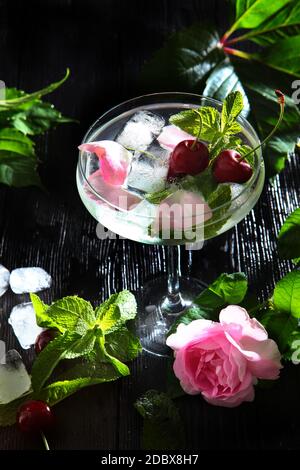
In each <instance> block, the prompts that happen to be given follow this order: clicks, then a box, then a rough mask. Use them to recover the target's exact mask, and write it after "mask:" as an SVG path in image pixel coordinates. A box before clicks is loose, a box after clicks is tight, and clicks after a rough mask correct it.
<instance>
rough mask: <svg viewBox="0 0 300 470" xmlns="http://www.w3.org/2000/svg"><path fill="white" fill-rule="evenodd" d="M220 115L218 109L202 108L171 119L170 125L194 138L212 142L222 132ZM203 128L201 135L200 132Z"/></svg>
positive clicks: (189, 110) (174, 115) (186, 111)
mask: <svg viewBox="0 0 300 470" xmlns="http://www.w3.org/2000/svg"><path fill="white" fill-rule="evenodd" d="M220 122H221V118H220V113H219V111H218V110H217V109H216V108H213V107H210V106H202V107H201V108H198V109H187V110H185V111H181V112H180V113H178V114H173V115H172V116H171V117H170V123H171V124H173V125H175V126H177V127H179V128H180V129H182V130H183V131H185V132H187V133H188V134H191V135H193V136H194V137H199V138H200V139H202V140H206V141H208V142H210V141H211V140H213V138H214V136H215V134H216V133H217V132H220ZM200 127H201V134H200V135H199V130H200Z"/></svg>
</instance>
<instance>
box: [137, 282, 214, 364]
mask: <svg viewBox="0 0 300 470" xmlns="http://www.w3.org/2000/svg"><path fill="white" fill-rule="evenodd" d="M179 286H180V289H179V290H180V294H179V295H177V296H175V297H174V298H172V297H169V296H168V295H167V292H168V278H167V276H164V277H160V278H157V279H155V280H153V281H150V282H148V283H147V284H145V286H143V289H142V291H141V295H140V296H139V298H138V315H137V335H138V336H139V338H140V341H141V344H142V346H143V349H144V350H145V351H147V352H148V353H150V354H155V355H156V356H165V357H168V356H171V355H172V351H171V349H170V348H168V346H166V337H167V333H168V331H169V329H170V328H171V326H172V324H173V323H174V321H175V320H176V318H177V317H178V316H179V315H180V314H181V313H183V312H184V311H185V310H186V309H187V308H189V307H191V306H192V304H193V300H194V299H195V297H197V295H199V294H200V293H201V292H202V291H203V290H204V289H205V288H206V287H207V285H206V284H204V283H203V282H201V281H199V280H197V279H194V278H191V277H180V278H179Z"/></svg>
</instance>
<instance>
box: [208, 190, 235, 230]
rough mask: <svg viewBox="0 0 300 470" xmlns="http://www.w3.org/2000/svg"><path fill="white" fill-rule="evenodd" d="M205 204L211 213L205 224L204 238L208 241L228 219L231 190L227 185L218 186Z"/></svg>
mask: <svg viewBox="0 0 300 470" xmlns="http://www.w3.org/2000/svg"><path fill="white" fill-rule="evenodd" d="M207 203H208V205H209V207H210V208H211V209H212V211H213V215H212V217H211V218H210V219H209V220H207V221H206V222H205V225H204V237H205V239H209V238H212V237H215V236H216V234H217V233H218V232H219V230H220V229H221V228H222V227H223V225H224V224H225V222H226V221H227V220H228V218H229V217H230V214H229V212H228V211H229V208H230V206H231V188H230V185H228V184H219V185H218V187H217V189H216V190H215V191H213V192H212V193H211V194H210V195H209V197H208V198H207Z"/></svg>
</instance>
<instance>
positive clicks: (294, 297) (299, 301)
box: [273, 270, 300, 318]
mask: <svg viewBox="0 0 300 470" xmlns="http://www.w3.org/2000/svg"><path fill="white" fill-rule="evenodd" d="M273 299H274V306H275V308H276V309H277V310H279V311H281V312H285V313H290V314H291V315H292V316H293V317H296V318H300V271H298V270H295V271H292V272H290V273H288V274H287V275H286V276H285V277H283V278H282V279H281V280H280V281H279V282H278V283H277V284H276V286H275V290H274V297H273Z"/></svg>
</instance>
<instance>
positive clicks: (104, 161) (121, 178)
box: [78, 140, 132, 186]
mask: <svg viewBox="0 0 300 470" xmlns="http://www.w3.org/2000/svg"><path fill="white" fill-rule="evenodd" d="M78 148H79V150H81V151H84V152H93V153H95V154H96V155H97V157H98V158H99V162H100V171H101V175H102V177H103V179H104V181H105V182H106V183H109V184H112V185H114V186H121V185H122V184H124V183H125V181H126V178H127V176H128V173H129V170H130V165H131V160H132V155H131V153H130V152H129V151H128V150H126V149H125V148H124V147H122V145H120V144H118V143H117V142H114V141H113V140H101V141H98V142H88V143H86V144H82V145H79V147H78Z"/></svg>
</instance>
